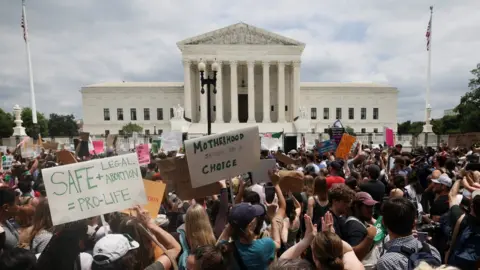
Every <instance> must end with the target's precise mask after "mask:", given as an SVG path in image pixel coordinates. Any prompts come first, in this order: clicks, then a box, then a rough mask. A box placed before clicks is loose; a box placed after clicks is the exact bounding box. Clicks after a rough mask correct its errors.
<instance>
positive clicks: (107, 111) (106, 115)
mask: <svg viewBox="0 0 480 270" xmlns="http://www.w3.org/2000/svg"><path fill="white" fill-rule="evenodd" d="M103 120H105V121H110V109H103Z"/></svg>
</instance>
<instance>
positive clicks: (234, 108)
mask: <svg viewBox="0 0 480 270" xmlns="http://www.w3.org/2000/svg"><path fill="white" fill-rule="evenodd" d="M237 65H238V61H235V60H233V61H230V78H231V82H230V83H231V84H230V91H231V114H232V118H231V120H230V123H238V89H237V87H238V83H237Z"/></svg>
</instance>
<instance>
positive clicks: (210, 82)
mask: <svg viewBox="0 0 480 270" xmlns="http://www.w3.org/2000/svg"><path fill="white" fill-rule="evenodd" d="M205 69H206V65H205V63H204V62H202V61H200V63H198V71H200V87H201V91H200V93H202V94H205V89H204V86H205V85H207V108H206V109H207V123H208V128H207V134H208V135H210V134H212V110H211V108H210V107H211V101H210V86H213V89H212V90H213V93H214V94H216V93H217V89H216V87H217V70H218V64H217V63H216V62H214V63H213V64H212V71H213V77H212V78H210V76H209V75H208V74H207V76H206V78H205V77H204V73H205Z"/></svg>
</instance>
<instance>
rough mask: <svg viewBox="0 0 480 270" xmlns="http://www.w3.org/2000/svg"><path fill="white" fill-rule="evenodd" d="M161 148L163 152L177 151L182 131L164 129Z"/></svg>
mask: <svg viewBox="0 0 480 270" xmlns="http://www.w3.org/2000/svg"><path fill="white" fill-rule="evenodd" d="M161 140H162V149H163V151H165V152H169V151H178V150H179V149H180V148H182V145H183V141H182V132H180V131H164V132H163V133H162V137H161Z"/></svg>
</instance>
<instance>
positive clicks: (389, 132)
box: [384, 128, 395, 146]
mask: <svg viewBox="0 0 480 270" xmlns="http://www.w3.org/2000/svg"><path fill="white" fill-rule="evenodd" d="M384 134H385V143H386V144H387V146H394V145H395V140H394V138H393V129H391V128H385V133H384Z"/></svg>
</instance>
